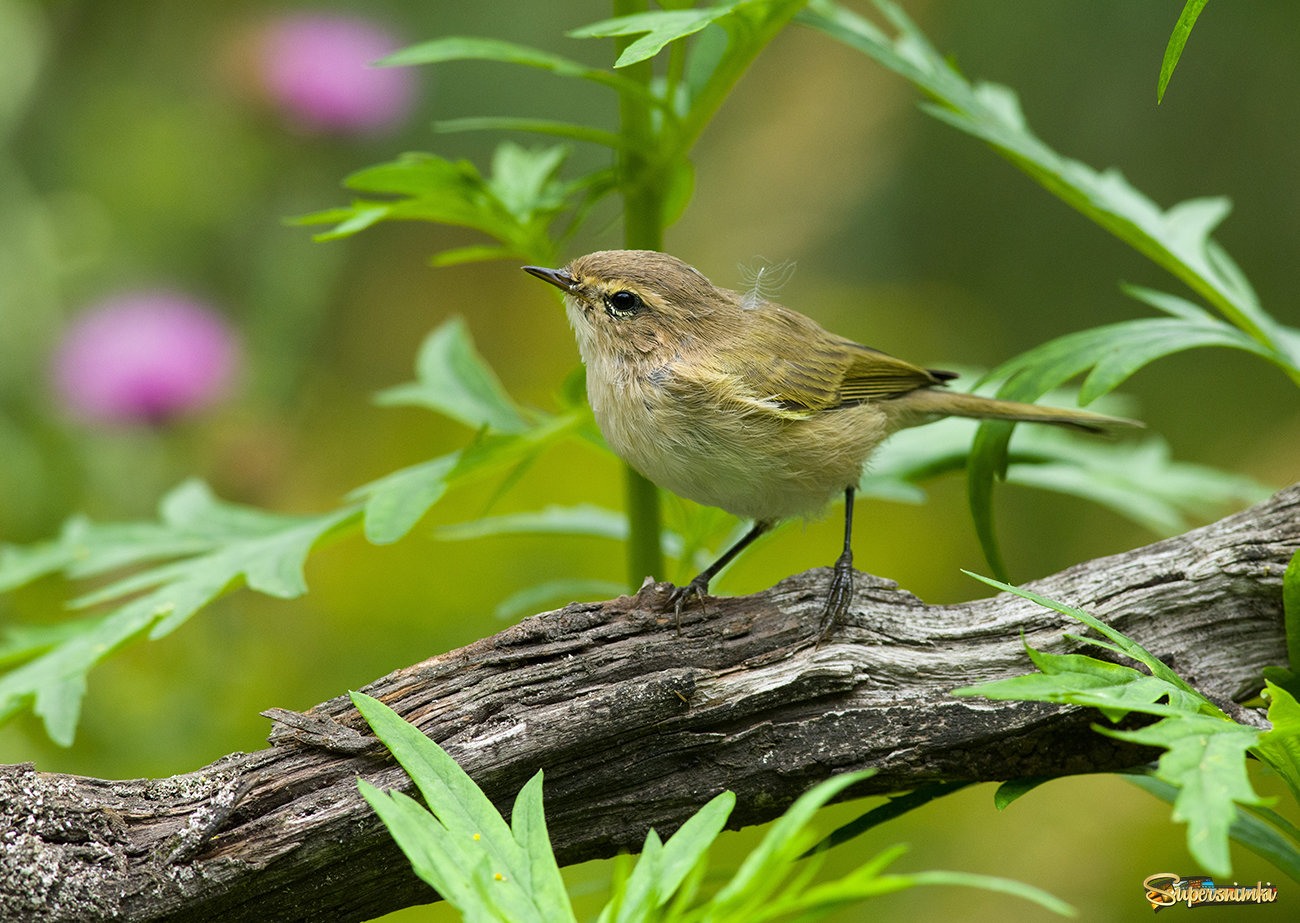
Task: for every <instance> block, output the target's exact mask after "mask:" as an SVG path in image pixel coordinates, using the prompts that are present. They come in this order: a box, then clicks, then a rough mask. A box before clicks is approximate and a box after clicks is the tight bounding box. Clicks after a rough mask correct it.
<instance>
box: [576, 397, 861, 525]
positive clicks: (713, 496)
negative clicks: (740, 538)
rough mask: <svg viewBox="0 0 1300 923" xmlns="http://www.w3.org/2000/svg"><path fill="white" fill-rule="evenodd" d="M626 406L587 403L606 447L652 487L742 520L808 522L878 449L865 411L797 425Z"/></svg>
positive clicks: (641, 403)
mask: <svg viewBox="0 0 1300 923" xmlns="http://www.w3.org/2000/svg"><path fill="white" fill-rule="evenodd" d="M649 387H651V388H652V387H653V386H649ZM608 396H609V395H604V397H608ZM629 396H630V395H626V394H625V395H622V397H624V398H625V399H623V400H619V401H617V402H615V403H616V404H617V410H616V411H615V410H614V409H612V405H611V403H610V402H608V401H603V400H600V399H599V398H598V397H597V395H592V397H593V401H592V406H593V409H594V410H595V412H596V422H597V424H598V425H599V426H600V429H601V432H602V433H603V434H604V436H605V439H606V441H607V442H608V443H609V444H610V447H611V448H612V449H613V450H614V451H615V452H616V453H617V454H618V455H619V456H620V457H621V458H623V459H624V460H625V461H627V462H628V463H629V464H631V465H632V467H634V468H636V469H637V470H638V471H640V472H641V473H642V474H644V475H645V476H646V477H647V478H649V479H650V480H651V481H653V482H654V483H656V484H658V485H659V486H660V487H663V488H666V489H667V490H670V491H672V492H673V493H675V494H677V495H678V496H681V497H685V498H687V499H689V500H694V501H695V502H697V503H702V504H705V505H708V506H716V507H719V508H721V509H724V510H726V511H727V512H729V513H732V514H734V515H736V516H740V517H742V518H746V519H763V520H774V519H785V518H789V517H793V516H811V515H815V514H816V513H818V512H819V511H820V510H821V509H822V508H823V507H824V506H825V505H826V503H827V502H828V501H829V500H830V499H831V498H832V497H833V496H835V495H837V494H839V493H840V492H841V491H843V490H844V488H846V487H849V486H852V485H856V484H857V482H858V479H859V478H860V477H861V474H862V465H863V462H864V461H865V460H866V457H867V456H868V455H869V454H870V452H871V450H872V449H874V448H875V446H876V444H877V443H878V442H879V441H880V440H879V438H868V437H867V433H868V432H869V431H870V430H871V429H872V428H873V427H869V426H863V425H862V424H863V423H864V422H867V421H864V419H862V418H863V417H864V415H865V416H868V417H869V416H870V415H871V413H873V411H869V410H868V411H865V413H864V412H862V411H864V408H847V409H845V410H844V411H835V412H832V413H825V414H821V415H819V417H818V418H814V419H807V420H801V419H791V418H788V417H782V416H779V415H777V414H775V413H771V412H767V411H760V410H751V411H742V410H737V409H735V408H726V409H719V408H708V407H699V406H695V407H683V406H679V405H672V404H669V403H665V402H663V401H662V395H659V394H655V393H653V392H647V393H644V394H641V395H637V399H632V400H628V399H626V398H628V397H629ZM875 413H878V412H875ZM869 422H875V421H874V420H872V421H869ZM880 428H881V427H880V426H876V427H874V429H880Z"/></svg>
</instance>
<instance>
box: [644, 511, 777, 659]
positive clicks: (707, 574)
mask: <svg viewBox="0 0 1300 923" xmlns="http://www.w3.org/2000/svg"><path fill="white" fill-rule="evenodd" d="M770 528H772V523H771V522H770V521H767V520H762V519H760V520H758V521H757V522H755V523H754V525H753V528H751V529H750V530H749V531H748V532H746V533H745V534H744V536H743V537H742V538H741V539H740V541H738V542H736V544H734V545H732V546H731V547H730V548H728V549H727V550H726V551H724V552H723V553H722V556H721V557H719V558H718V560H716V561H714V562H713V563H712V564H710V565H709V566H708V567H706V568H705V569H704V570H702V571H700V573H699V574H698V575H697V576H696V577H695V579H693V580H692V581H691V582H690V583H688V584H686V586H679V587H674V588H673V592H672V595H671V596H669V597H668V601H669V602H670V603H672V604H673V607H674V610H675V611H676V613H677V634H679V635H680V634H681V633H682V606H684V605H685V604H686V600H687V599H688V598H690V597H691V596H697V597H699V600H700V605H701V606H703V605H704V594H705V593H707V592H708V591H709V581H710V580H712V579H713V578H714V577H716V576H718V571H720V570H722V569H723V568H724V567H726V566H727V565H728V564H730V563H731V560H732V558H734V557H735V556H736V555H738V554H740V553H741V552H742V551H744V550H745V549H746V548H748V547H749V545H750V543H751V542H753V541H754V539H756V538H758V537H759V536H760V535H762V534H763V533H764V532H766V531H767V530H768V529H770Z"/></svg>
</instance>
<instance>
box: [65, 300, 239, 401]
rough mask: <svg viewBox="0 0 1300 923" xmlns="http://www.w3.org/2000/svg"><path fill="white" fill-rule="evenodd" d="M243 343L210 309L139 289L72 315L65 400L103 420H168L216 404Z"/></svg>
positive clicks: (66, 359) (232, 372) (67, 349)
mask: <svg viewBox="0 0 1300 923" xmlns="http://www.w3.org/2000/svg"><path fill="white" fill-rule="evenodd" d="M238 359H239V347H238V345H237V343H236V340H235V335H234V333H233V332H232V331H231V329H230V326H229V325H228V324H227V323H226V321H225V320H224V319H222V317H221V316H220V315H219V314H218V313H216V312H215V311H214V310H212V309H211V308H208V307H206V306H204V305H201V304H199V303H198V302H196V301H194V300H193V299H191V298H188V297H186V296H184V295H178V294H175V293H172V292H134V293H130V294H125V295H121V296H118V297H116V298H111V299H108V300H106V301H103V302H100V303H99V304H97V305H95V306H94V307H92V308H90V309H89V310H87V311H85V312H83V313H82V314H80V315H79V316H77V317H76V318H74V319H73V320H72V322H71V323H70V324H69V326H68V329H67V331H66V332H65V334H64V337H63V341H62V342H61V343H60V344H59V346H58V349H57V351H56V352H55V355H54V361H53V376H54V384H55V388H56V391H57V393H58V396H59V399H60V401H61V403H62V404H63V406H64V407H65V408H66V409H67V410H69V411H70V412H71V413H72V414H73V415H75V416H78V417H81V418H82V419H85V420H90V421H93V422H99V423H117V424H121V423H141V422H143V423H161V422H163V421H166V420H168V419H170V418H172V417H175V416H177V415H180V414H183V413H186V412H188V411H192V410H196V409H198V408H200V407H205V406H207V405H209V404H212V403H213V402H215V401H216V400H218V399H219V398H220V397H222V396H223V395H224V394H225V392H226V389H227V388H228V386H229V384H230V382H231V379H232V378H233V376H234V372H235V368H236V366H237V364H238Z"/></svg>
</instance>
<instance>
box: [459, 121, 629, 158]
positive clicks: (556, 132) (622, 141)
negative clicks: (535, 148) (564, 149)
mask: <svg viewBox="0 0 1300 923" xmlns="http://www.w3.org/2000/svg"><path fill="white" fill-rule="evenodd" d="M433 130H434V131H437V132H442V133H453V132H461V131H527V132H532V133H533V134H539V135H550V136H552V137H556V138H568V139H569V140H571V141H585V142H587V143H589V144H599V145H602V146H603V147H608V148H613V149H614V150H623V149H624V148H626V147H627V146H628V140H627V139H626V138H624V137H623V136H622V135H619V134H615V133H614V132H612V131H604V130H603V129H600V128H592V127H591V126H589V125H576V124H574V123H572V122H558V121H554V120H552V119H530V118H517V117H513V116H496V115H486V116H469V117H466V118H460V119H446V120H444V121H441V122H434V123H433Z"/></svg>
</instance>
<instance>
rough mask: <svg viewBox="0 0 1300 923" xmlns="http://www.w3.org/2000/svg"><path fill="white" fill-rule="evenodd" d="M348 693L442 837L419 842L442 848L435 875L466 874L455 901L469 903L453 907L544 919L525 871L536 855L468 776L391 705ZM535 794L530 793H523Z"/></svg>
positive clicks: (530, 834) (540, 922)
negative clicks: (442, 864)
mask: <svg viewBox="0 0 1300 923" xmlns="http://www.w3.org/2000/svg"><path fill="white" fill-rule="evenodd" d="M351 696H352V702H353V704H354V705H356V707H357V709H358V710H359V711H360V712H361V713H362V715H364V716H365V718H366V720H367V721H368V722H369V723H370V726H371V727H372V728H373V729H374V731H375V734H376V735H377V736H378V737H379V738H380V739H381V740H383V742H384V744H385V745H386V746H387V747H388V749H389V750H390V751H391V752H392V754H393V756H394V758H395V759H396V760H397V761H398V762H399V763H400V764H401V766H402V768H403V769H405V770H406V772H407V774H408V775H410V777H411V779H412V781H413V782H415V784H416V787H417V788H418V789H419V790H420V794H421V796H423V798H424V802H425V804H426V805H427V806H428V809H429V812H430V813H432V814H433V816H434V817H435V818H437V823H438V824H439V825H440V826H441V827H442V828H444V829H445V832H446V834H447V835H446V836H442V835H440V834H435V835H434V836H433V837H428V836H426V842H438V843H439V844H440V845H441V846H442V849H441V855H442V857H443V859H444V861H449V862H451V863H452V865H451V867H450V868H447V869H444V870H443V871H442V876H443V877H451V876H453V875H458V874H459V875H462V876H465V875H466V872H467V871H468V872H469V874H468V876H467V877H468V879H469V881H470V882H471V883H472V884H473V885H474V888H475V893H474V896H473V897H472V898H469V897H466V896H465V894H464V892H462V899H464V900H467V901H468V904H466V905H465V906H460V907H458V908H457V909H459V910H461V911H462V912H466V911H467V910H469V909H470V908H474V909H475V911H476V912H478V913H480V914H482V915H483V916H482V918H483V919H496V917H493V916H492V914H493V913H498V914H500V918H502V919H504V920H507V921H510V923H516V921H518V923H531V921H536V923H549V920H548V917H547V916H546V915H545V913H544V911H543V909H542V907H541V906H539V901H538V899H537V894H536V889H537V886H538V884H539V883H538V882H534V880H533V877H532V876H533V869H534V867H535V865H534V863H535V861H538V860H537V857H535V856H531V855H530V854H529V853H528V852H527V850H526V849H525V847H524V846H523V845H521V844H520V842H518V841H517V840H516V839H515V835H514V832H513V831H512V830H511V829H510V827H509V826H508V825H507V824H506V822H505V821H504V820H503V819H502V817H501V815H500V814H499V813H498V812H497V810H496V807H495V806H493V804H492V802H491V801H489V800H488V798H487V796H486V795H484V794H483V792H482V791H481V790H480V789H479V787H478V786H477V785H475V784H474V780H473V779H471V778H470V777H469V776H468V775H466V774H465V771H464V770H463V769H461V768H460V766H458V765H457V764H456V761H455V760H454V759H452V758H451V757H450V756H449V755H448V754H447V752H446V751H445V750H443V749H442V748H441V747H439V746H438V745H437V744H436V743H434V742H433V741H432V740H430V739H429V738H428V737H425V736H424V734H423V733H421V731H420V730H419V729H418V728H416V727H415V726H413V725H411V724H408V723H407V722H406V721H403V720H402V719H401V717H399V716H398V715H397V713H396V712H394V711H393V710H392V709H391V708H389V707H388V706H386V705H384V704H383V703H382V702H380V701H378V700H377V699H374V698H371V697H370V696H367V695H365V694H363V693H360V692H353V693H351ZM535 795H537V793H535V792H534V793H530V794H529V796H528V797H529V798H532V797H534V796H535ZM526 807H528V805H527V803H526ZM521 829H522V830H523V831H524V832H525V834H526V836H527V838H528V842H529V843H530V844H531V843H535V837H536V834H537V831H536V829H535V827H534V828H533V829H530V827H529V822H528V821H524V822H523V824H522V826H521ZM543 829H544V827H543ZM423 830H424V831H425V833H426V834H427V832H428V830H429V826H428V825H427V824H425V825H424V827H423ZM431 855H433V854H432V853H431ZM484 857H485V858H486V861H483V858H484ZM435 858H436V856H435ZM541 866H542V868H543V875H544V878H545V879H547V880H545V881H544V882H541V883H540V884H541V885H542V891H543V893H544V894H545V895H546V897H545V898H543V900H544V901H550V900H551V899H553V898H554V896H555V892H554V881H553V880H551V879H550V873H549V870H547V868H546V863H545V860H541ZM557 872H558V870H557ZM449 899H450V898H449ZM547 906H548V908H549V907H550V906H551V905H550V904H549V903H548V904H547ZM570 914H571V911H570ZM550 919H554V917H551V918H550ZM567 919H572V916H571V915H570V916H568V917H567Z"/></svg>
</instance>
